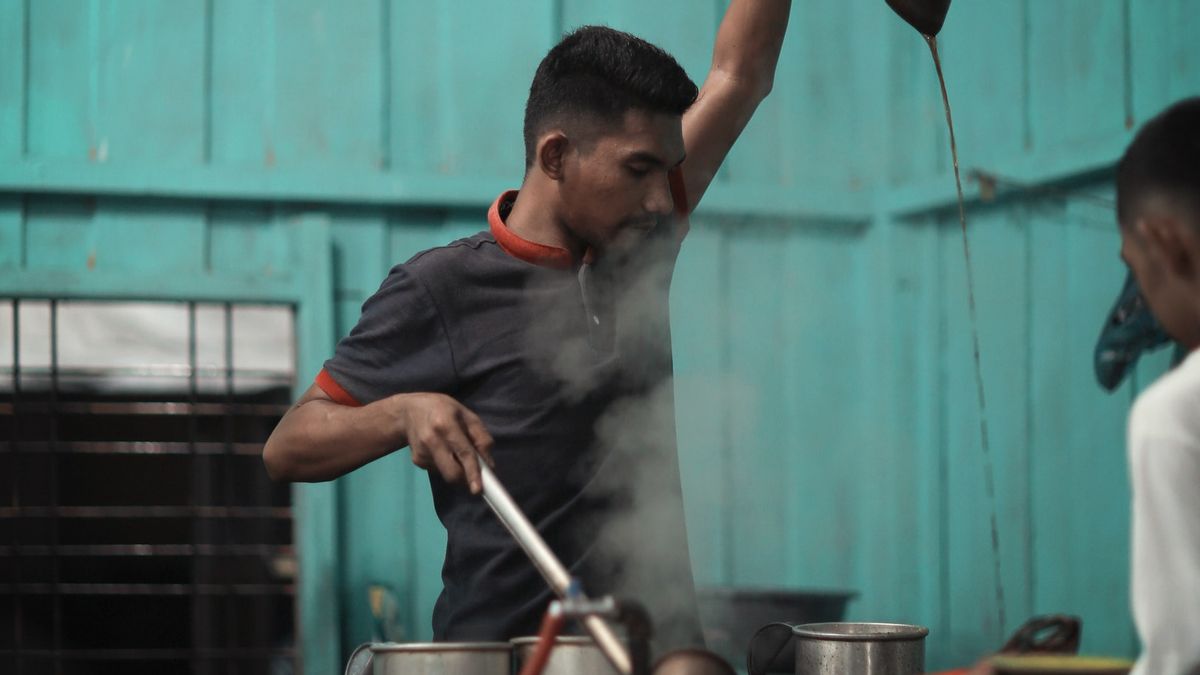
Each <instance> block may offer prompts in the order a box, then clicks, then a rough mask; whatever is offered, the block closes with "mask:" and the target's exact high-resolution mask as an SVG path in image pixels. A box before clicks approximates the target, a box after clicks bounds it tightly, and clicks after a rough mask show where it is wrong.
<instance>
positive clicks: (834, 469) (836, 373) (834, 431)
mask: <svg viewBox="0 0 1200 675" xmlns="http://www.w3.org/2000/svg"><path fill="white" fill-rule="evenodd" d="M858 234H859V233H858V231H857V230H847V229H842V228H838V229H827V228H823V227H821V226H811V227H805V228H803V229H799V228H797V229H791V228H789V229H788V230H785V233H784V235H783V237H784V241H783V243H782V246H783V247H784V258H783V260H782V261H780V262H779V263H773V264H772V265H771V268H770V269H769V270H768V271H767V274H769V275H770V276H771V277H773V278H774V279H776V282H775V283H776V285H777V287H778V288H777V290H776V291H775V294H776V295H777V296H778V297H779V298H780V300H779V305H778V307H776V308H775V311H776V312H777V313H778V316H779V317H780V318H774V317H768V318H769V320H770V321H771V322H775V321H781V322H782V323H783V331H784V339H783V340H782V343H781V344H770V345H761V346H759V347H758V349H759V350H761V351H764V352H766V358H769V359H772V360H774V361H775V364H776V365H775V366H774V371H775V373H774V375H773V376H772V377H771V379H774V380H778V381H779V384H778V385H777V386H778V389H779V391H780V393H775V392H774V391H772V392H769V393H768V396H770V397H779V399H780V401H779V403H780V405H779V406H778V408H775V409H771V413H770V414H768V415H765V416H764V417H763V419H762V421H761V423H762V424H764V425H770V426H775V427H780V428H781V432H782V433H781V434H780V436H781V441H782V443H779V444H777V445H774V446H767V450H768V451H769V452H770V455H769V456H768V457H767V458H766V459H765V463H764V464H763V466H762V467H760V470H762V469H763V468H765V467H778V468H777V469H771V470H776V471H778V472H779V473H780V474H781V475H782V476H783V477H784V478H785V480H786V485H787V487H786V489H785V490H784V492H783V493H782V494H781V495H778V496H777V501H778V502H779V503H780V508H784V509H786V514H787V524H786V527H787V530H786V531H787V532H788V533H789V534H788V536H787V539H786V540H785V541H786V548H785V551H786V553H787V555H786V556H785V557H784V560H785V561H786V562H787V565H788V570H789V573H788V574H787V575H786V576H783V577H781V578H780V579H781V581H784V582H786V583H788V584H791V585H800V586H808V587H813V586H816V587H826V588H828V587H834V588H846V587H849V586H851V585H853V583H854V581H855V578H854V577H855V573H856V561H855V559H856V557H857V556H856V551H855V549H856V545H857V542H858V535H859V530H860V528H861V527H863V526H864V520H863V519H864V517H865V516H866V515H867V512H866V511H865V510H864V509H863V508H862V503H861V501H860V500H861V498H862V496H863V493H862V491H861V490H860V488H861V487H863V486H865V485H872V486H874V485H877V484H878V481H879V480H880V479H881V478H883V474H884V473H885V471H886V469H884V467H882V466H880V465H879V464H877V463H873V462H865V461H863V460H864V455H867V454H869V453H870V452H871V450H870V449H869V448H867V447H866V446H868V445H870V444H872V443H874V442H875V441H877V440H878V438H876V437H874V434H872V433H871V432H870V430H868V429H865V428H864V427H863V425H862V421H863V419H864V418H863V416H862V414H863V412H864V410H863V407H862V403H863V396H862V389H861V384H862V383H863V381H864V380H863V377H862V375H863V374H864V373H863V369H862V365H861V364H862V363H863V361H862V351H861V344H862V342H861V334H860V333H859V332H858V331H857V325H858V319H859V318H860V315H859V312H860V311H861V310H860V306H859V305H858V302H857V299H858V298H860V297H861V295H860V293H859V290H860V288H863V286H862V285H861V284H862V283H863V279H862V277H861V273H862V272H863V271H864V268H863V267H862V266H861V265H859V264H858V260H859V258H860V256H861V248H862V240H861V239H860V238H859V236H858ZM763 262H764V263H769V262H772V261H769V260H764V261H763ZM734 278H735V279H736V278H737V277H734ZM768 325H770V324H768ZM768 381H770V380H768ZM776 583H779V582H776Z"/></svg>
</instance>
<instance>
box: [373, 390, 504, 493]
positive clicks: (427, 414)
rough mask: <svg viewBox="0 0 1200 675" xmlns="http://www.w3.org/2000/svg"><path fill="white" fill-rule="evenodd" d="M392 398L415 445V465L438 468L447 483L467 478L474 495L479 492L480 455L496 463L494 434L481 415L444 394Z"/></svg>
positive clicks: (429, 468) (413, 451)
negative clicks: (493, 451) (493, 447)
mask: <svg viewBox="0 0 1200 675" xmlns="http://www.w3.org/2000/svg"><path fill="white" fill-rule="evenodd" d="M393 398H394V399H395V402H396V404H397V407H398V410H399V411H400V415H401V417H402V420H401V426H402V427H403V429H404V431H405V433H406V435H407V437H408V445H409V447H410V448H412V462H413V464H416V465H417V466H419V467H421V468H422V469H425V470H427V471H432V470H434V469H437V472H438V473H439V474H441V476H442V478H444V479H445V480H446V482H448V483H461V482H463V481H464V479H465V480H466V483H467V485H468V486H469V488H470V490H471V494H479V493H480V491H482V490H483V478H482V476H481V474H480V470H479V460H478V458H479V457H483V459H484V461H485V462H487V463H488V465H489V466H493V467H494V466H495V462H494V461H493V460H492V443H493V441H492V435H491V434H489V433H488V430H487V427H485V426H484V425H483V421H482V420H480V419H479V416H478V415H476V414H475V413H473V412H471V411H470V410H467V408H466V407H465V406H463V405H462V404H461V403H459V402H458V401H456V400H454V399H453V398H450V397H449V396H446V395H444V394H397V395H396V396H395V397H393ZM477 452H478V454H476V453H477Z"/></svg>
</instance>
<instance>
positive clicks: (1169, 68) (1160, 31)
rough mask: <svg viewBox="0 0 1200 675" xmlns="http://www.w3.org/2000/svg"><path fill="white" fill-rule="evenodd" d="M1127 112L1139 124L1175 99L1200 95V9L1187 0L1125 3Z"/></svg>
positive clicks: (1142, 0) (1140, 0)
mask: <svg viewBox="0 0 1200 675" xmlns="http://www.w3.org/2000/svg"><path fill="white" fill-rule="evenodd" d="M1130 24H1131V25H1130V36H1131V40H1130V41H1131V44H1132V47H1133V49H1132V53H1131V57H1132V64H1131V68H1132V75H1133V78H1132V79H1133V112H1134V119H1133V120H1131V121H1132V122H1133V123H1134V124H1135V125H1140V124H1142V123H1144V122H1145V121H1146V120H1148V119H1149V118H1150V117H1153V116H1154V115H1156V114H1158V113H1159V112H1160V111H1161V110H1162V109H1163V108H1165V107H1166V106H1168V105H1170V104H1171V103H1174V102H1175V101H1177V100H1179V99H1181V98H1185V97H1188V96H1195V95H1196V94H1197V93H1198V92H1200V51H1198V50H1197V49H1196V42H1195V36H1196V34H1197V31H1200V6H1197V5H1196V3H1194V2H1188V0H1139V1H1138V2H1131V3H1130Z"/></svg>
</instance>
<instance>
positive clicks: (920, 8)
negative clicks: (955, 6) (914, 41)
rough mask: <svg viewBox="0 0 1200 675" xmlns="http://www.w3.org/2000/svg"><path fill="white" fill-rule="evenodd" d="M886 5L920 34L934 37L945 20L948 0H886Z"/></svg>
mask: <svg viewBox="0 0 1200 675" xmlns="http://www.w3.org/2000/svg"><path fill="white" fill-rule="evenodd" d="M887 4H888V7H891V8H892V11H894V12H896V13H897V14H899V15H900V18H901V19H904V20H905V21H907V22H908V24H909V25H910V26H912V27H913V28H916V29H917V31H918V32H919V33H921V35H925V36H927V37H934V36H936V35H937V34H938V31H940V30H941V29H942V23H943V22H945V21H946V12H948V11H950V0H887Z"/></svg>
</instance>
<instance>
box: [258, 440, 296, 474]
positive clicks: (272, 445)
mask: <svg viewBox="0 0 1200 675" xmlns="http://www.w3.org/2000/svg"><path fill="white" fill-rule="evenodd" d="M272 441H274V442H272ZM280 446H281V444H280V443H279V441H278V440H277V439H276V438H275V437H274V436H273V435H272V436H271V438H269V439H267V444H266V445H265V446H263V466H265V467H266V469H267V475H268V476H270V477H271V480H275V481H288V482H290V481H294V480H296V467H295V464H294V462H292V461H291V460H290V459H289V457H288V455H287V453H286V452H285V451H284V449H283V448H282V447H280Z"/></svg>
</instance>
